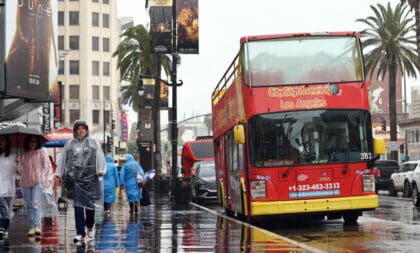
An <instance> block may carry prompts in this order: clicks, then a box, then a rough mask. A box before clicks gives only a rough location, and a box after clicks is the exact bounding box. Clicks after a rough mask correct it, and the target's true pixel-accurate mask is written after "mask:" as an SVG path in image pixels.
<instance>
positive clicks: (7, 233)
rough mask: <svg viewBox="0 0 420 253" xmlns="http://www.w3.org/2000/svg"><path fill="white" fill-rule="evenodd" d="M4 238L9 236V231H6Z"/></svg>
mask: <svg viewBox="0 0 420 253" xmlns="http://www.w3.org/2000/svg"><path fill="white" fill-rule="evenodd" d="M3 238H9V231H7V230H6V231H4V234H3Z"/></svg>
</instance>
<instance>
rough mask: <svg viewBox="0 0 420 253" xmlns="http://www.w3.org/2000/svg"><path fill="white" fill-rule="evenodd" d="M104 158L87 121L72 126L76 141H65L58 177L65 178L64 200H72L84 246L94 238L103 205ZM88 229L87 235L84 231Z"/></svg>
mask: <svg viewBox="0 0 420 253" xmlns="http://www.w3.org/2000/svg"><path fill="white" fill-rule="evenodd" d="M105 166H106V165H105V156H104V154H103V152H102V148H101V146H100V144H99V142H98V141H97V140H95V139H93V138H91V137H90V136H89V127H88V124H87V122H86V121H85V120H81V119H79V120H76V121H75V122H74V123H73V139H71V140H69V141H67V142H66V144H65V146H64V150H63V153H62V156H61V160H60V162H59V164H58V167H57V172H56V175H57V176H58V177H61V178H62V193H61V194H62V197H64V198H67V199H73V204H74V217H75V223H76V224H75V226H76V233H77V235H76V236H75V237H74V239H73V241H74V242H75V243H78V244H81V243H83V241H84V238H85V236H86V235H87V237H88V240H92V239H93V237H94V227H93V226H94V224H95V208H96V207H102V206H103V180H102V178H101V177H102V176H103V175H104V171H105ZM85 227H86V228H87V233H86V230H85Z"/></svg>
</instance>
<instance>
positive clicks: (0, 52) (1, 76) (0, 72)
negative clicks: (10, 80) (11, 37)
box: [0, 0, 6, 97]
mask: <svg viewBox="0 0 420 253" xmlns="http://www.w3.org/2000/svg"><path fill="white" fill-rule="evenodd" d="M4 18H5V15H4V0H0V94H1V95H3V93H4V89H5V82H6V80H5V78H6V76H5V73H4V51H5V50H4V43H5V41H4V37H5V36H4V29H5V28H6V27H5V26H6V22H4ZM0 97H1V96H0Z"/></svg>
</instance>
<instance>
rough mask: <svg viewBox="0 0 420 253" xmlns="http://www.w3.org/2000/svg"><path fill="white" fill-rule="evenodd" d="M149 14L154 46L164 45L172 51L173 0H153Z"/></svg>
mask: <svg viewBox="0 0 420 253" xmlns="http://www.w3.org/2000/svg"><path fill="white" fill-rule="evenodd" d="M149 14H150V40H151V43H152V48H155V47H157V46H164V47H165V48H166V49H167V52H168V53H170V52H172V29H171V27H172V0H152V1H151V2H150V9H149Z"/></svg>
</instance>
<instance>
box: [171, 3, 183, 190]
mask: <svg viewBox="0 0 420 253" xmlns="http://www.w3.org/2000/svg"><path fill="white" fill-rule="evenodd" d="M176 52H177V41H176V0H172V73H171V81H172V84H174V85H173V86H172V109H171V110H170V111H169V113H170V114H172V115H171V117H170V118H171V122H170V124H171V144H172V170H171V175H172V184H171V196H172V198H175V183H176V178H177V177H178V170H177V165H178V160H177V159H178V154H177V152H178V125H177V94H176V93H177V92H176V87H177V84H176V82H177V69H176V67H177V56H176ZM181 85H182V81H181Z"/></svg>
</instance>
